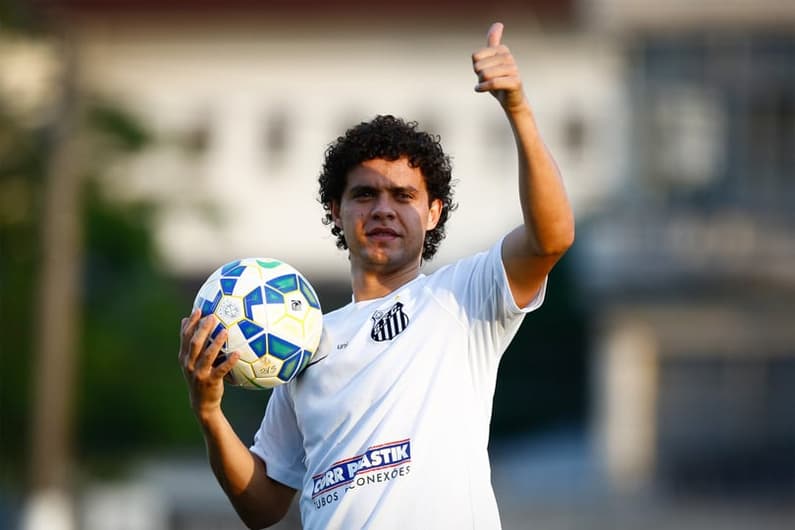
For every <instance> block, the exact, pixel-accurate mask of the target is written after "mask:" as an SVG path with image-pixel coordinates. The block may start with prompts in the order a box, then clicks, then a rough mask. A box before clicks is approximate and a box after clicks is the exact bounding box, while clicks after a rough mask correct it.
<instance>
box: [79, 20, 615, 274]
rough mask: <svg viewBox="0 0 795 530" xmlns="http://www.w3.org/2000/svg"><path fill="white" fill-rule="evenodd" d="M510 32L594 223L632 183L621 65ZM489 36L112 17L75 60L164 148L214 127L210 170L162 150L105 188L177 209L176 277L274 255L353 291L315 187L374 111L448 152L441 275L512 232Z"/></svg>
mask: <svg viewBox="0 0 795 530" xmlns="http://www.w3.org/2000/svg"><path fill="white" fill-rule="evenodd" d="M506 25H507V28H506V33H505V38H504V42H505V43H506V44H508V45H509V46H510V47H511V49H512V50H513V52H514V54H515V55H516V56H517V58H518V61H519V64H520V68H521V69H522V72H523V79H524V82H525V85H526V91H527V93H528V96H529V98H530V100H531V102H532V103H533V104H534V106H535V109H536V114H537V118H538V121H539V124H540V127H541V130H542V132H543V134H544V136H545V138H546V140H547V143H548V144H549V145H550V147H551V148H552V150H553V152H554V153H555V155H556V158H557V160H558V162H559V164H560V166H561V168H562V170H563V172H564V176H565V179H566V182H567V186H568V189H569V193H570V195H571V197H572V201H573V203H574V206H575V210H576V211H577V213H578V215H583V214H585V213H587V212H588V211H590V210H591V209H593V208H594V207H595V206H596V205H598V202H599V200H600V199H601V198H603V197H604V196H605V195H607V194H608V193H609V192H610V190H611V189H612V188H614V187H615V186H616V185H617V184H618V183H619V182H620V181H621V179H622V178H623V177H624V175H623V173H624V171H625V169H624V161H625V160H626V156H625V153H624V147H623V146H624V145H625V143H624V134H625V124H626V109H625V105H624V103H625V101H624V95H623V86H622V75H623V64H622V62H621V60H620V58H619V55H618V53H617V52H616V51H615V50H614V49H613V48H612V46H611V44H610V42H608V41H603V40H596V39H594V38H591V37H587V36H582V35H573V34H541V33H537V32H532V31H528V30H526V29H525V30H515V31H514V32H513V33H512V32H511V26H510V24H509V23H508V24H506ZM485 29H486V28H483V33H484V34H485ZM483 40H484V35H481V34H472V33H471V32H469V31H468V30H467V31H466V33H464V32H463V30H456V28H455V27H451V28H446V30H445V33H444V34H443V35H439V34H437V33H435V32H433V31H431V30H430V29H427V30H422V29H415V30H414V33H412V34H411V35H406V36H405V38H403V37H402V36H400V35H399V34H396V33H382V32H379V31H378V28H377V27H373V26H371V27H370V28H369V30H367V31H366V32H358V33H354V32H344V31H339V30H337V31H335V32H334V33H332V32H331V31H330V30H329V31H324V30H322V29H321V30H318V29H317V28H315V29H314V30H310V29H309V28H304V29H303V30H302V31H301V32H298V31H297V30H294V31H292V32H289V31H287V30H285V29H284V28H283V27H281V26H278V25H273V26H256V27H255V26H246V25H241V26H228V27H227V26H224V25H220V24H219V25H213V24H212V23H209V22H206V21H205V22H204V23H202V24H198V25H196V24H193V25H187V26H186V27H185V28H182V29H173V28H167V27H166V26H162V27H161V26H158V25H157V24H156V23H152V22H151V21H150V22H147V23H146V24H143V23H140V22H139V23H135V22H129V21H127V22H125V21H116V22H113V23H109V22H107V21H106V22H104V23H102V24H88V25H86V26H84V29H83V31H82V34H81V42H82V46H81V50H82V60H83V64H84V78H85V82H86V84H87V86H90V87H94V88H95V89H98V90H99V91H100V92H101V93H105V94H109V95H111V96H113V97H116V98H119V99H120V100H121V101H123V102H125V103H126V104H127V105H129V106H130V107H131V108H132V109H133V110H135V111H136V112H138V113H140V115H141V116H143V117H144V118H145V120H147V121H149V122H150V123H151V125H152V126H153V127H154V128H155V130H157V131H158V132H159V135H160V137H161V138H167V139H169V138H170V139H172V140H173V139H174V138H176V137H178V136H179V135H184V134H185V133H187V132H189V131H191V130H193V129H195V128H196V127H200V126H205V127H206V128H207V129H208V131H209V137H208V138H209V143H208V147H207V149H206V151H205V152H204V153H203V154H201V155H200V156H198V157H194V158H191V157H190V156H188V155H187V154H186V153H185V151H184V150H181V149H179V148H177V147H176V144H175V143H174V142H173V141H166V142H163V143H161V144H160V146H159V147H157V148H156V149H152V150H150V151H149V152H147V153H146V154H145V155H144V156H141V157H138V158H136V159H135V160H134V161H133V162H132V163H129V164H126V165H125V166H124V167H119V168H117V172H116V176H115V178H114V179H113V182H112V187H113V189H114V190H115V192H116V193H121V194H124V195H127V196H131V197H134V196H157V197H166V198H167V199H168V201H169V206H168V208H167V209H166V210H165V213H164V214H163V215H162V217H161V219H160V223H159V232H158V238H159V241H160V243H161V246H162V253H163V255H164V258H165V259H166V260H167V263H168V264H169V265H170V266H171V267H173V268H174V269H175V270H177V271H181V272H192V273H198V274H201V273H202V272H205V271H206V272H209V271H210V270H211V269H213V268H215V267H216V266H218V265H219V264H221V263H223V262H225V261H227V260H229V259H232V258H234V257H240V256H243V255H265V256H272V257H279V258H281V259H284V260H287V261H289V262H291V263H292V264H293V265H295V266H297V267H298V268H299V269H301V270H303V271H304V272H306V273H307V274H309V275H310V276H311V275H320V274H330V275H334V276H339V277H342V276H344V275H346V273H347V261H346V258H345V255H344V253H342V252H340V251H338V250H337V249H336V248H335V246H334V242H333V239H332V238H331V235H330V233H329V232H328V229H327V227H326V226H324V225H322V224H321V223H320V218H321V217H322V213H323V212H322V209H321V207H320V205H319V204H318V203H317V201H316V196H317V189H316V179H317V174H318V172H319V169H320V165H321V162H322V155H323V152H324V149H325V148H326V146H327V145H328V143H329V142H331V141H332V140H333V139H334V138H336V136H338V135H339V134H342V133H343V132H344V130H345V128H347V127H348V126H350V125H352V124H354V123H357V122H358V121H361V120H364V119H369V118H370V117H372V116H374V115H375V114H377V113H393V114H397V115H401V116H403V117H406V118H408V119H416V120H418V121H420V124H421V126H423V125H425V126H427V127H429V128H431V129H432V130H433V131H435V132H438V133H440V134H441V136H442V142H443V145H444V146H445V148H446V149H447V151H448V152H449V153H450V154H451V155H452V156H453V163H454V177H455V178H457V179H458V181H459V183H458V186H457V188H456V190H457V197H456V198H457V201H458V202H459V203H460V207H459V210H458V211H457V212H455V214H454V215H453V216H452V218H451V221H450V223H449V231H448V234H449V235H448V239H447V241H446V242H445V243H444V244H443V245H442V249H441V251H440V254H439V257H438V258H437V259H436V260H434V262H433V263H432V264H431V267H433V266H436V265H438V264H441V263H443V262H445V261H447V260H449V259H452V258H454V257H457V256H461V255H464V254H466V253H469V252H471V251H474V250H478V249H481V248H483V247H485V246H487V245H488V244H490V243H491V242H492V241H494V240H496V238H497V237H499V236H500V235H501V234H502V233H504V232H506V231H507V230H509V229H510V228H511V227H513V226H514V225H515V224H516V223H518V222H519V207H518V201H517V200H516V183H515V171H516V170H515V154H514V148H513V141H512V139H511V136H510V130H509V128H508V126H507V123H506V122H505V119H504V117H503V115H502V112H501V110H500V109H499V106H498V105H497V103H496V102H495V101H494V100H493V98H491V97H489V96H487V95H485V94H476V93H475V92H474V91H473V86H474V84H475V77H474V74H473V73H472V70H471V60H470V54H471V52H472V51H474V50H475V49H476V48H478V47H480V46H482V45H483ZM278 115H282V116H283V117H284V118H285V119H286V124H287V127H286V129H285V131H286V136H285V144H284V145H285V151H284V152H283V153H281V155H280V156H279V157H278V158H275V159H274V157H273V156H272V154H269V153H268V149H267V148H266V147H265V145H266V141H265V137H266V135H265V130H266V125H267V122H268V120H269V119H270V118H272V117H273V116H278ZM577 120H579V121H580V122H581V127H579V128H578V126H577V125H576V122H577ZM572 123H574V125H572ZM567 124H568V125H567ZM567 130H568V131H569V137H572V133H571V131H572V130H574V131H575V133H574V135H573V136H574V137H575V141H574V143H575V144H576V138H581V139H582V143H581V144H580V145H579V147H577V145H572V142H569V143H568V144H567V142H566V134H567V132H566V131H567ZM578 131H579V132H580V133H581V134H578V133H577V132H578ZM209 205H214V206H215V207H216V208H217V213H218V215H217V216H216V221H215V222H212V221H211V220H210V219H209V218H208V216H207V215H206V213H207V212H208V211H210V208H208V206H209Z"/></svg>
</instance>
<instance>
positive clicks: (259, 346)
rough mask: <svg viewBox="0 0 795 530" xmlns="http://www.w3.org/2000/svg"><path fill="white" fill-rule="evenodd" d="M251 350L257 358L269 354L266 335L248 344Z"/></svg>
mask: <svg viewBox="0 0 795 530" xmlns="http://www.w3.org/2000/svg"><path fill="white" fill-rule="evenodd" d="M248 345H249V347H250V348H251V350H252V351H253V352H254V353H256V354H257V357H262V356H263V355H265V354H266V353H268V339H267V335H265V334H264V333H263V334H262V335H260V336H259V337H257V338H255V339H254V340H251V341H249V343H248Z"/></svg>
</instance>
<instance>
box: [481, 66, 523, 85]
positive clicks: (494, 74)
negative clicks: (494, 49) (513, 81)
mask: <svg viewBox="0 0 795 530" xmlns="http://www.w3.org/2000/svg"><path fill="white" fill-rule="evenodd" d="M499 77H519V69H518V68H516V65H513V64H500V65H497V66H492V67H491V68H487V69H485V70H483V71H481V72H478V82H479V83H482V82H483V81H489V80H491V79H497V78H499Z"/></svg>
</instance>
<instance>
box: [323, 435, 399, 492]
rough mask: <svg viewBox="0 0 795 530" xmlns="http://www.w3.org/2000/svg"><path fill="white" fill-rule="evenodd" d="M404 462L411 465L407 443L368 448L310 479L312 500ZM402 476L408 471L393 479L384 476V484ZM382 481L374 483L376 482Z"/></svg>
mask: <svg viewBox="0 0 795 530" xmlns="http://www.w3.org/2000/svg"><path fill="white" fill-rule="evenodd" d="M408 462H411V440H408V439H407V440H400V441H397V442H389V443H386V444H381V445H376V446H373V447H370V448H369V449H367V451H365V452H364V453H362V454H360V455H356V456H354V457H352V458H346V459H345V460H340V461H339V462H336V463H334V464H333V465H332V466H331V467H329V468H328V469H327V470H326V471H324V472H322V473H318V474H317V475H314V476H313V477H312V482H313V486H312V498H313V499H314V498H316V497H319V496H323V495H325V494H327V493H329V492H330V491H331V490H334V489H337V488H340V487H342V486H349V485H350V486H353V484H352V483H353V482H354V481H355V480H356V479H357V478H361V475H364V474H368V473H375V472H378V471H381V470H384V469H388V468H395V467H398V466H402V465H403V464H406V463H408ZM405 473H408V470H406V471H405V472H400V473H396V474H395V476H391V475H389V474H388V473H387V474H386V479H385V480H390V479H392V478H397V477H398V476H403V475H405ZM379 475H380V474H379ZM382 478H383V477H382ZM382 481H383V480H377V481H376V482H382ZM363 484H364V482H363V483H362V485H363ZM348 489H352V488H351V487H349V488H348Z"/></svg>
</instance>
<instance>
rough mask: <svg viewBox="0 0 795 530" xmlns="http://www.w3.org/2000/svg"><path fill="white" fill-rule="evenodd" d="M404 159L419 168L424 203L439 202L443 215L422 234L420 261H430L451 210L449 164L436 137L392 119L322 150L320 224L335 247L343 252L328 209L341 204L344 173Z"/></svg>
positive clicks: (355, 130)
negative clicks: (328, 228) (374, 162)
mask: <svg viewBox="0 0 795 530" xmlns="http://www.w3.org/2000/svg"><path fill="white" fill-rule="evenodd" d="M402 157H406V158H407V159H408V163H409V165H410V166H411V167H414V168H420V171H421V172H422V175H423V176H424V177H425V186H426V187H427V189H428V197H429V199H428V200H429V201H433V200H434V199H439V200H441V201H442V212H441V215H440V217H439V222H438V223H437V224H436V227H435V228H434V229H432V230H429V231H428V232H426V233H425V242H424V244H423V249H422V259H424V260H426V261H427V260H430V259H431V258H433V256H434V254H436V251H437V250H438V248H439V243H441V241H442V239H444V236H445V223H446V222H447V218H448V217H449V215H450V212H452V211H453V210H455V208H456V206H457V205H456V204H455V203H454V202H453V184H452V182H451V181H452V164H451V163H450V157H449V156H448V155H446V154H445V153H444V150H443V149H442V145H441V143H440V139H439V136H437V135H432V134H429V133H427V132H424V131H421V130H418V129H417V122H414V121H409V122H406V121H404V120H402V119H400V118H396V117H394V116H391V115H385V116H381V115H379V116H376V117H375V118H374V119H373V120H371V121H369V122H362V123H360V124H359V125H356V126H354V127H352V128H350V129H348V130H347V131H346V132H345V135H344V136H340V137H338V138H337V140H336V141H335V142H334V143H332V144H331V145H329V147H328V149H326V157H325V160H324V162H323V170H322V172H321V173H320V177H319V178H318V181H319V183H320V202H321V204H323V209H324V210H326V215H325V217H324V218H323V224H327V225H331V233H332V234H333V235H335V236H336V237H337V247H338V248H340V249H347V248H348V243H347V242H346V241H345V234H343V233H342V229H341V228H340V227H338V226H335V225H334V221H333V219H332V216H331V204H332V202H334V201H336V202H337V204H339V202H340V201H341V200H342V193H343V191H344V190H345V186H346V184H347V178H348V172H350V171H351V170H352V169H353V168H354V167H356V166H357V165H359V164H361V163H362V162H366V161H368V160H373V159H375V158H382V159H384V160H390V161H391V160H397V159H399V158H402Z"/></svg>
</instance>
